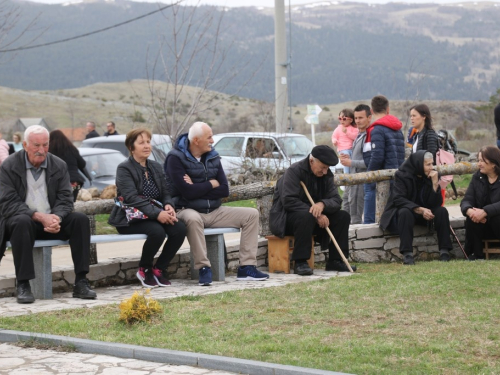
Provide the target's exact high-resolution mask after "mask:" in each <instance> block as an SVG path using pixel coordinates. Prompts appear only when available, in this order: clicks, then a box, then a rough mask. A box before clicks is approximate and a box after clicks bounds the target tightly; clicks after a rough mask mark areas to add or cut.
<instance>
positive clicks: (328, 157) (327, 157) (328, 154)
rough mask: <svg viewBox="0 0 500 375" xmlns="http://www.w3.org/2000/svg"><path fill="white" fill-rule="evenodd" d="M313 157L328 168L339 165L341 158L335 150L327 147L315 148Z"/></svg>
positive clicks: (312, 153)
mask: <svg viewBox="0 0 500 375" xmlns="http://www.w3.org/2000/svg"><path fill="white" fill-rule="evenodd" d="M311 155H312V156H314V157H315V158H316V159H318V160H319V161H320V162H322V163H323V164H325V165H328V166H332V165H337V164H338V162H339V157H338V156H337V154H336V153H335V151H334V150H333V148H331V147H329V146H326V145H321V146H316V147H314V148H313V149H312V151H311Z"/></svg>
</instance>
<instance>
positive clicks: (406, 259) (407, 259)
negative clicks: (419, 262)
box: [403, 253, 415, 266]
mask: <svg viewBox="0 0 500 375" xmlns="http://www.w3.org/2000/svg"><path fill="white" fill-rule="evenodd" d="M403 264H404V265H406V266H414V265H415V260H413V254H412V253H409V254H404V256H403Z"/></svg>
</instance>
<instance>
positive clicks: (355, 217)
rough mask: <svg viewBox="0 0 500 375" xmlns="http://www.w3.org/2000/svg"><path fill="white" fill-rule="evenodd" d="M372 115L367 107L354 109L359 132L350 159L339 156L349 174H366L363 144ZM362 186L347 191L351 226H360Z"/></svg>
mask: <svg viewBox="0 0 500 375" xmlns="http://www.w3.org/2000/svg"><path fill="white" fill-rule="evenodd" d="M371 120H372V113H371V109H370V107H369V106H367V105H366V104H359V105H358V106H357V107H356V108H354V121H356V125H357V127H358V130H359V134H358V137H357V138H356V139H355V140H354V143H353V145H352V159H351V158H350V157H349V155H347V154H340V163H341V164H342V165H343V166H346V167H350V168H351V170H350V173H361V172H366V164H365V161H364V159H363V145H364V144H365V138H366V128H368V126H369V125H370V122H371ZM363 187H364V185H363V184H361V185H353V186H351V188H350V189H349V197H348V202H349V213H350V214H351V224H361V223H362V216H363V209H364V206H365V192H364V188H363Z"/></svg>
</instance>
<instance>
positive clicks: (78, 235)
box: [5, 212, 90, 281]
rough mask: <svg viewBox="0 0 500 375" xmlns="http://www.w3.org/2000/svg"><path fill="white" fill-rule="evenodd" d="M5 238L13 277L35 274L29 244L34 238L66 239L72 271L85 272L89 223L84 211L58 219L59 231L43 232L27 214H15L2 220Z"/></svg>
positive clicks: (88, 243)
mask: <svg viewBox="0 0 500 375" xmlns="http://www.w3.org/2000/svg"><path fill="white" fill-rule="evenodd" d="M5 229H6V232H7V238H10V243H11V244H12V255H13V258H14V267H15V269H16V278H17V280H21V281H25V280H31V279H34V278H35V268H34V264H33V245H34V244H35V240H69V246H70V248H71V257H72V259H73V265H74V268H75V274H81V273H83V274H87V273H88V272H89V263H90V224H89V219H88V217H87V216H86V215H85V214H82V213H80V212H72V213H70V214H69V215H67V216H66V217H65V218H64V220H63V221H62V222H61V230H60V231H59V233H55V234H54V233H47V232H45V231H44V230H43V225H42V224H41V223H37V222H35V221H33V220H32V219H31V217H29V216H28V215H17V216H13V217H11V218H9V219H7V220H6V225H5Z"/></svg>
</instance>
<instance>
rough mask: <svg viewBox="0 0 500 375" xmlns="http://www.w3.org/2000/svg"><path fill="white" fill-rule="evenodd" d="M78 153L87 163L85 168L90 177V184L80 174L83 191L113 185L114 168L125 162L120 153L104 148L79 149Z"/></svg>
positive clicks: (114, 177) (114, 178)
mask: <svg viewBox="0 0 500 375" xmlns="http://www.w3.org/2000/svg"><path fill="white" fill-rule="evenodd" d="M78 151H80V155H81V156H82V158H83V159H84V160H85V162H86V163H87V165H86V166H85V168H86V169H87V171H88V172H89V175H90V176H92V184H91V183H90V182H89V180H88V179H87V178H86V177H85V176H83V174H82V176H83V178H84V180H85V182H84V184H83V187H84V188H85V189H88V188H89V187H96V188H98V189H99V190H102V189H104V188H105V187H106V186H108V185H115V181H116V168H117V167H118V164H120V163H121V162H122V161H124V160H127V158H126V157H125V156H124V155H123V154H122V153H121V152H119V151H116V150H111V149H106V148H79V149H78Z"/></svg>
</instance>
